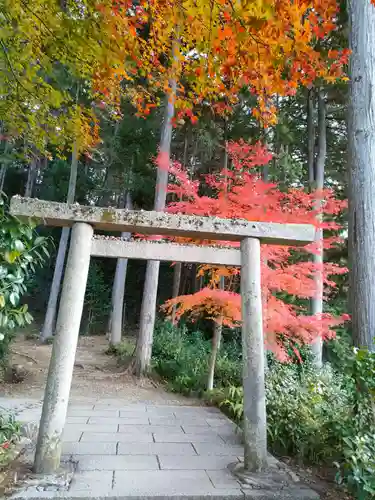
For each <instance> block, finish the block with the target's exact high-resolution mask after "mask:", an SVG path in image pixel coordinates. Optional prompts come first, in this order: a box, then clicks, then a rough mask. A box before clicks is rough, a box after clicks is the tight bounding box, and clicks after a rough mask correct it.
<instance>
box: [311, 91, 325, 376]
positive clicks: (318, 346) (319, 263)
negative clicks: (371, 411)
mask: <svg viewBox="0 0 375 500" xmlns="http://www.w3.org/2000/svg"><path fill="white" fill-rule="evenodd" d="M326 155H327V124H326V103H325V100H324V96H323V92H322V90H321V89H319V91H318V155H317V158H316V166H315V182H314V185H313V186H312V188H315V189H316V193H317V196H316V199H315V209H316V211H317V212H318V219H319V221H321V220H322V202H323V199H322V190H323V187H324V169H325V162H326ZM315 241H316V243H317V247H318V248H317V251H316V253H314V255H313V263H314V264H315V265H316V267H317V269H316V271H315V274H314V282H315V288H316V291H315V296H314V297H313V298H312V300H311V313H312V314H314V315H317V316H321V314H322V313H323V230H322V229H317V230H316V233H315ZM318 334H319V335H318V337H317V338H316V340H315V341H314V342H313V344H312V345H311V351H312V354H313V362H314V364H315V365H316V366H317V367H318V368H320V367H321V366H322V364H323V339H322V336H321V331H319V332H318Z"/></svg>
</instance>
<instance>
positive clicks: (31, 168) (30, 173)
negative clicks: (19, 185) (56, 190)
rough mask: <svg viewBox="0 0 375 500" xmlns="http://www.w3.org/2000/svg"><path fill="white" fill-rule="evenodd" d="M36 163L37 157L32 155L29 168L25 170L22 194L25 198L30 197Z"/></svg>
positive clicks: (35, 173) (35, 172)
mask: <svg viewBox="0 0 375 500" xmlns="http://www.w3.org/2000/svg"><path fill="white" fill-rule="evenodd" d="M37 163H38V160H37V158H36V157H34V156H33V158H32V160H31V162H30V165H29V170H28V172H27V180H26V186H25V194H24V196H25V198H31V197H32V194H33V189H34V184H35V179H36V175H37Z"/></svg>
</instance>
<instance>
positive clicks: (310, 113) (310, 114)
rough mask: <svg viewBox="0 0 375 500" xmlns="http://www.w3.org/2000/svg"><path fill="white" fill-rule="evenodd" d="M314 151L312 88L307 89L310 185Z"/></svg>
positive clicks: (312, 183)
mask: <svg viewBox="0 0 375 500" xmlns="http://www.w3.org/2000/svg"><path fill="white" fill-rule="evenodd" d="M314 153H315V124H314V89H313V88H312V89H310V90H309V91H308V96H307V168H308V177H309V185H310V187H311V186H313V185H314V183H315V168H314Z"/></svg>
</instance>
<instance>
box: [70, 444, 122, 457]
mask: <svg viewBox="0 0 375 500" xmlns="http://www.w3.org/2000/svg"><path fill="white" fill-rule="evenodd" d="M116 447H117V446H116V443H115V442H112V443H110V442H109V443H106V442H101V441H99V442H98V441H84V442H82V441H81V442H79V443H64V444H63V448H62V452H63V454H64V455H116Z"/></svg>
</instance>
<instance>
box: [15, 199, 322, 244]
mask: <svg viewBox="0 0 375 500" xmlns="http://www.w3.org/2000/svg"><path fill="white" fill-rule="evenodd" d="M10 213H11V214H12V215H14V216H15V217H18V218H19V219H20V220H25V219H26V220H27V219H33V220H34V221H36V223H37V224H44V225H47V226H59V227H66V226H68V227H69V226H72V225H73V224H74V223H76V222H85V223H87V224H90V225H91V226H93V227H94V228H95V229H99V230H104V231H118V232H129V233H141V234H146V235H166V236H176V237H177V236H178V237H183V238H193V239H196V240H221V241H241V240H243V239H244V238H248V237H250V238H258V239H259V240H261V242H262V243H268V244H277V245H306V244H308V243H310V242H312V241H314V238H315V228H314V226H312V225H310V224H278V223H273V222H249V221H247V220H244V219H220V218H218V217H202V216H197V215H180V214H168V213H165V212H147V211H142V210H141V211H130V210H125V209H116V208H111V207H110V208H106V207H96V206H86V205H78V204H70V205H69V204H66V203H57V202H54V201H45V200H38V199H35V198H22V197H20V196H14V197H13V198H12V200H11V203H10Z"/></svg>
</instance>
